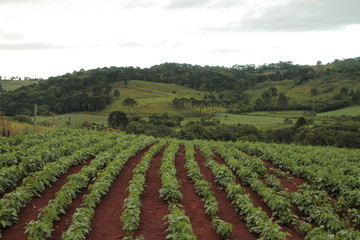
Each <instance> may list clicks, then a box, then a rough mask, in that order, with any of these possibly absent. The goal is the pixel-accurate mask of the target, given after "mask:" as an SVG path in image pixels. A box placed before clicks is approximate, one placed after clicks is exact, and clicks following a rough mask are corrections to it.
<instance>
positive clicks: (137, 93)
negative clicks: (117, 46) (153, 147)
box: [98, 80, 222, 116]
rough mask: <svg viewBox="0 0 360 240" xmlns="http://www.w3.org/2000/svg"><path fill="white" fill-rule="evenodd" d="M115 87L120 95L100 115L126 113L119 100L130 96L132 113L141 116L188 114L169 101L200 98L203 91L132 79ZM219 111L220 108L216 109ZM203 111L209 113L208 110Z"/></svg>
mask: <svg viewBox="0 0 360 240" xmlns="http://www.w3.org/2000/svg"><path fill="white" fill-rule="evenodd" d="M115 89H117V90H118V91H119V92H120V97H119V98H117V99H115V101H114V102H113V103H112V104H110V105H108V106H107V107H106V108H105V109H103V110H102V111H100V112H98V114H101V115H108V114H109V113H110V112H112V111H124V112H126V113H128V111H129V110H128V107H124V106H121V102H122V101H123V100H124V99H125V98H127V97H131V98H134V99H135V100H136V101H137V106H135V107H133V108H131V110H130V112H131V113H132V114H139V115H141V116H149V115H151V114H153V113H157V114H161V113H165V112H167V113H169V114H173V115H189V114H191V111H190V110H189V109H181V110H179V109H175V108H174V107H173V106H172V105H171V102H172V100H173V99H174V98H176V97H177V98H191V97H193V98H197V99H202V98H203V95H204V92H200V91H196V90H193V89H189V88H186V87H182V86H178V85H175V84H167V83H156V82H147V81H138V80H132V81H130V82H129V84H128V85H127V86H124V85H123V83H116V84H114V86H113V90H115ZM218 110H219V111H221V110H222V109H218ZM203 112H207V113H210V110H204V111H203Z"/></svg>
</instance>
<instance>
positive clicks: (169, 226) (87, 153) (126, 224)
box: [0, 130, 360, 240]
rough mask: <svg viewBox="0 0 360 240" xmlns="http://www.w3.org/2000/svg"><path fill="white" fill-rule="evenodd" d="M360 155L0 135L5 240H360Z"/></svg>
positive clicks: (88, 136)
mask: <svg viewBox="0 0 360 240" xmlns="http://www.w3.org/2000/svg"><path fill="white" fill-rule="evenodd" d="M359 156H360V150H349V149H337V148H331V147H303V146H296V145H278V144H265V143H250V142H210V141H181V140H175V139H158V138H154V137H147V136H139V135H126V134H123V133H114V132H113V133H106V132H95V131H84V130H59V131H52V132H47V133H39V134H35V135H28V136H25V137H24V136H22V137H21V136H17V137H13V138H0V233H1V235H2V236H1V239H11V240H14V239H33V240H35V239H36V240H40V239H65V240H76V239H89V240H92V239H97V240H98V239H107V240H109V239H124V240H129V239H138V240H140V239H147V240H155V239H156V240H158V239H177V240H187V239H206V240H215V239H236V240H240V239H246V240H251V239H269V240H275V239H293V240H296V239H307V240H319V239H324V240H325V239H339V240H340V239H341V240H350V239H351V240H353V239H360V232H359V228H360V168H359V163H360V158H359Z"/></svg>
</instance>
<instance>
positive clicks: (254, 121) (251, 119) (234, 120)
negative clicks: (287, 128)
mask: <svg viewBox="0 0 360 240" xmlns="http://www.w3.org/2000/svg"><path fill="white" fill-rule="evenodd" d="M214 118H215V119H216V120H220V121H221V123H224V124H238V123H240V124H250V125H272V124H281V123H283V122H284V118H281V117H265V116H249V115H240V114H228V113H217V114H216V115H215V117H214Z"/></svg>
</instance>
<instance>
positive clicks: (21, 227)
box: [2, 160, 90, 240]
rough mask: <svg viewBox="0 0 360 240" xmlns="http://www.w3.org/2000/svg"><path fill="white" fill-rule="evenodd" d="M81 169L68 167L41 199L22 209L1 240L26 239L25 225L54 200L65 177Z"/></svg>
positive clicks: (64, 181)
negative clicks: (15, 221)
mask: <svg viewBox="0 0 360 240" xmlns="http://www.w3.org/2000/svg"><path fill="white" fill-rule="evenodd" d="M87 162H90V160H87ZM83 167H84V165H83V164H81V165H77V166H73V167H70V168H69V170H68V172H67V173H65V174H63V175H62V176H60V178H59V179H58V180H57V181H56V182H55V183H54V184H53V185H52V186H51V187H48V188H46V189H45V191H44V192H43V193H42V194H41V197H38V198H34V199H33V201H32V202H31V203H29V204H27V205H26V206H25V207H24V208H22V209H21V210H20V212H19V221H18V222H17V223H16V224H14V225H12V226H11V227H9V228H7V229H4V231H3V236H2V239H4V240H7V239H8V240H13V239H16V240H21V239H26V238H27V234H25V233H24V232H25V227H26V225H27V223H28V222H30V221H31V220H36V219H37V214H38V212H39V211H40V210H41V209H42V208H43V207H45V206H46V205H47V204H48V202H49V201H50V200H51V199H53V198H55V194H56V192H58V191H59V190H60V189H61V187H62V186H63V185H64V184H65V183H66V182H67V177H68V176H69V175H71V174H74V173H78V172H80V171H81V169H82V168H83Z"/></svg>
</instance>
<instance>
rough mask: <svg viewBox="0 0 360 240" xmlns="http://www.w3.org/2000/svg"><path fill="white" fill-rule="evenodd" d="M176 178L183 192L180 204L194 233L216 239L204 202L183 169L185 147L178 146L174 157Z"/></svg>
mask: <svg viewBox="0 0 360 240" xmlns="http://www.w3.org/2000/svg"><path fill="white" fill-rule="evenodd" d="M175 166H176V170H177V178H178V180H179V181H180V182H181V187H180V191H181V192H182V194H183V199H182V200H181V205H182V206H183V209H184V210H185V214H186V215H187V216H188V217H189V218H190V222H191V225H192V228H193V232H194V234H195V235H196V236H197V237H198V239H199V240H202V239H206V240H217V239H219V236H218V235H217V234H216V232H215V229H214V227H213V225H212V223H211V217H210V216H209V215H208V214H207V213H206V212H205V208H204V203H203V202H202V201H201V198H200V197H199V196H198V195H197V194H196V192H195V187H194V185H193V184H192V183H191V182H190V180H189V178H188V176H187V171H186V169H185V147H184V146H180V148H179V151H178V154H177V155H176V158H175Z"/></svg>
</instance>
